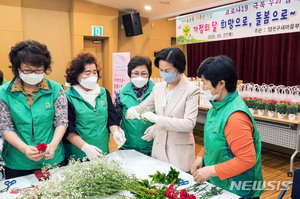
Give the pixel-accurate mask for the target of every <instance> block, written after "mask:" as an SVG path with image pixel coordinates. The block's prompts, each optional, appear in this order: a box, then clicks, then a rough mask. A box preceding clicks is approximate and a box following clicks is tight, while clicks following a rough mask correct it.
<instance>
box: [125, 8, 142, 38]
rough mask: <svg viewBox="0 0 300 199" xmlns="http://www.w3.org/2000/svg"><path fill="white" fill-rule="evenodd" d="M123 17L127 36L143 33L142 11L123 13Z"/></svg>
mask: <svg viewBox="0 0 300 199" xmlns="http://www.w3.org/2000/svg"><path fill="white" fill-rule="evenodd" d="M122 18H123V25H124V28H125V33H126V37H131V36H136V35H141V34H143V30H142V24H141V19H140V13H133V14H127V15H123V16H122Z"/></svg>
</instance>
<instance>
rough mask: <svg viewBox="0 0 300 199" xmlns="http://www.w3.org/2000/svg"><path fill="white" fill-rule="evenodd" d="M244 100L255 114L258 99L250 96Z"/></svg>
mask: <svg viewBox="0 0 300 199" xmlns="http://www.w3.org/2000/svg"><path fill="white" fill-rule="evenodd" d="M244 101H245V103H246V105H247V106H248V108H249V110H250V112H251V113H252V114H253V113H254V110H255V107H256V101H257V99H254V98H252V97H249V98H244Z"/></svg>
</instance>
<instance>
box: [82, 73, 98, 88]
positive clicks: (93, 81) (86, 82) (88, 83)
mask: <svg viewBox="0 0 300 199" xmlns="http://www.w3.org/2000/svg"><path fill="white" fill-rule="evenodd" d="M97 81H98V77H96V76H92V77H89V78H86V79H81V80H80V85H81V86H83V87H84V88H87V89H94V88H95V87H96V85H97Z"/></svg>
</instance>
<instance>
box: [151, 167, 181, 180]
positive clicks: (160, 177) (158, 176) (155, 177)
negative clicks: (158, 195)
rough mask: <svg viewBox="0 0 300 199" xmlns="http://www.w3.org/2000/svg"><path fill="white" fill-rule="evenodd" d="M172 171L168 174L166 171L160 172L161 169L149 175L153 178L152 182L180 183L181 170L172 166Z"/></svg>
mask: <svg viewBox="0 0 300 199" xmlns="http://www.w3.org/2000/svg"><path fill="white" fill-rule="evenodd" d="M170 169H171V170H170V171H169V173H168V175H166V174H165V173H160V172H159V171H156V173H155V174H154V175H149V177H151V178H152V182H154V183H159V184H179V182H180V181H181V178H178V176H179V171H177V170H176V169H174V168H172V167H170Z"/></svg>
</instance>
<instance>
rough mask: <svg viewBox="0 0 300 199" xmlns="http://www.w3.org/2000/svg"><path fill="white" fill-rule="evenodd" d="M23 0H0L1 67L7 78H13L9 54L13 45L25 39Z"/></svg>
mask: <svg viewBox="0 0 300 199" xmlns="http://www.w3.org/2000/svg"><path fill="white" fill-rule="evenodd" d="M21 13H22V12H21V0H0V19H1V20H0V46H1V47H0V69H1V70H2V72H3V73H4V77H5V79H7V80H10V79H12V78H13V75H12V72H11V69H10V68H8V66H9V65H10V62H9V59H8V54H9V52H10V48H11V46H13V45H15V44H16V42H17V41H21V40H23V26H22V14H21Z"/></svg>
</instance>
